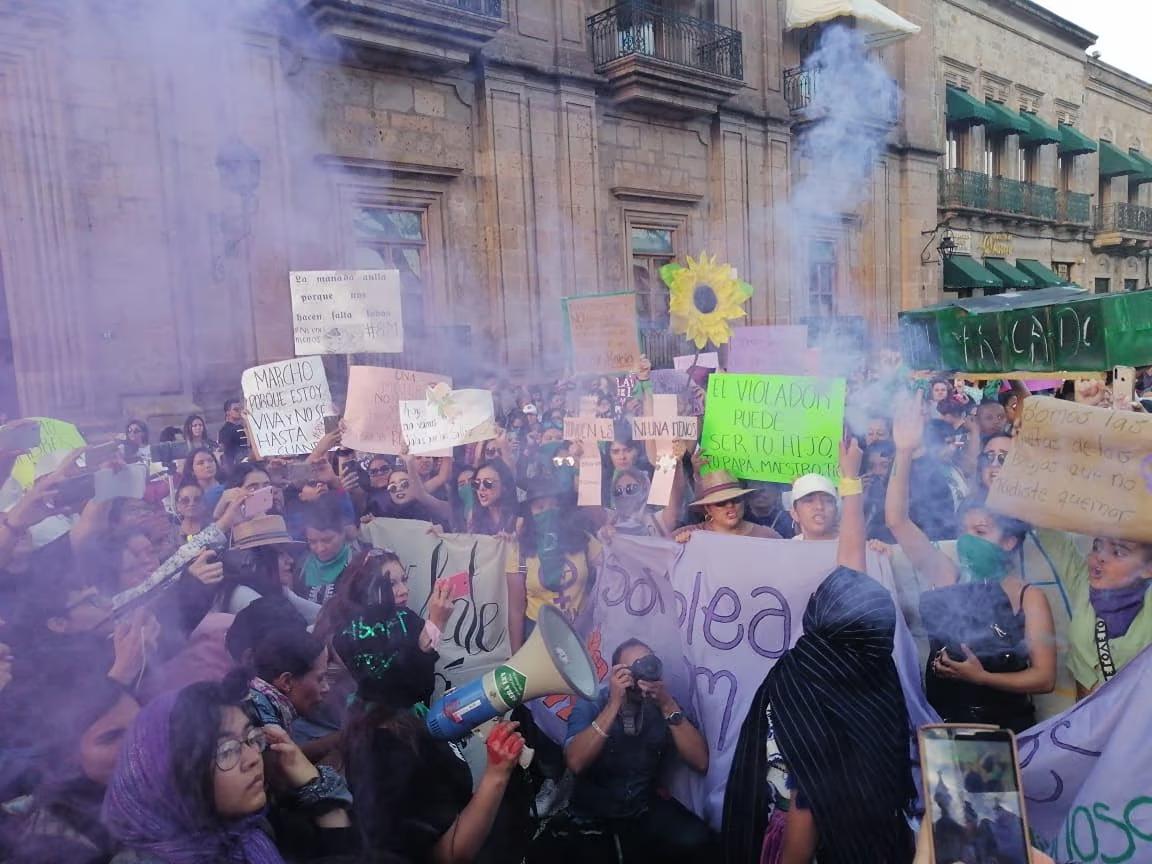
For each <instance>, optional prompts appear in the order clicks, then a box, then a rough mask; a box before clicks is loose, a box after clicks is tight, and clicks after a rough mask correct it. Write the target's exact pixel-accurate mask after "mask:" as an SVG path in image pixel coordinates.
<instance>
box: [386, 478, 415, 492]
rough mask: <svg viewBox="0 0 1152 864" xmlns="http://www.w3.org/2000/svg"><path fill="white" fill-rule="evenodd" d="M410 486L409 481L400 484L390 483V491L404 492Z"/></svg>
mask: <svg viewBox="0 0 1152 864" xmlns="http://www.w3.org/2000/svg"><path fill="white" fill-rule="evenodd" d="M409 485H410V482H409V481H408V480H401V481H400V482H399V483H389V484H388V491H389V492H392V493H396V492H403V491H404V490H405V489H407V488H408V486H409Z"/></svg>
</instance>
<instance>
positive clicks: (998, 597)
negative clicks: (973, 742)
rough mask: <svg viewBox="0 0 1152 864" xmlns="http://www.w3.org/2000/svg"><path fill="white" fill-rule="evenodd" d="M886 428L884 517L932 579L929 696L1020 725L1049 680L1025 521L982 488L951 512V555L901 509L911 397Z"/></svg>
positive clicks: (912, 435)
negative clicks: (1025, 572) (1024, 574)
mask: <svg viewBox="0 0 1152 864" xmlns="http://www.w3.org/2000/svg"><path fill="white" fill-rule="evenodd" d="M892 438H893V443H894V444H895V446H896V458H895V461H894V462H893V465H892V477H891V480H890V481H889V483H888V496H887V501H886V502H885V517H886V520H887V523H888V527H889V528H890V529H891V531H892V534H893V536H895V538H896V541H897V542H898V543H899V544H900V547H901V548H902V549H903V550H904V554H905V555H907V556H908V559H909V561H911V563H912V566H913V567H914V568H916V570H917V572H918V573H919V574H920V575H921V576H922V577H923V578H924V579H925V581H927V582H928V584H929V585H931V586H932V587H934V588H936V589H938V590H935V591H927V592H925V593H924V595H923V596H922V598H921V618H922V619H923V622H924V626H925V629H926V630H927V631H928V634H929V637H930V641H931V655H930V659H929V661H928V668H927V671H926V675H925V690H926V692H927V696H928V701H929V702H930V703H931V704H932V707H933V708H935V709H936V710H937V711H938V712H939V713H940V716H941V717H942V718H943V719H944V720H945V722H948V723H992V724H993V725H996V726H1002V727H1005V728H1008V729H1012V730H1014V731H1016V732H1021V731H1023V730H1024V729H1027V728H1028V727H1029V726H1031V725H1033V723H1034V722H1035V719H1036V715H1035V708H1034V706H1033V704H1032V695H1033V694H1042V693H1050V692H1052V689H1053V688H1054V687H1055V685H1056V640H1055V628H1054V625H1053V621H1052V609H1051V606H1050V605H1049V603H1048V598H1047V597H1046V596H1045V594H1044V592H1043V591H1041V590H1040V589H1038V588H1035V587H1034V586H1032V585H1029V584H1028V583H1027V582H1025V581H1024V579H1023V578H1021V575H1020V572H1019V566H1018V560H1019V549H1020V545H1021V543H1022V541H1023V539H1024V536H1025V534H1026V533H1027V531H1028V526H1027V525H1025V524H1024V523H1022V522H1018V521H1016V520H1014V519H1009V518H1007V517H1004V516H1001V515H1000V514H998V513H996V512H994V511H992V510H990V509H988V507H987V505H986V504H985V502H984V498H983V497H982V496H979V497H976V498H973V499H969V501H968V502H966V503H965V504H964V505H963V506H962V507H961V508H960V512H959V514H958V516H957V518H958V520H959V531H960V536H959V539H958V540H957V542H956V555H957V559H958V560H957V561H954V560H953V559H952V558H950V557H949V556H948V555H947V554H946V553H945V552H943V551H942V550H941V549H940V548H938V547H937V546H936V545H935V544H933V543H932V541H930V540H929V539H928V537H927V535H925V533H924V532H923V531H922V530H921V529H920V528H919V527H918V526H917V525H916V523H915V522H913V521H912V520H911V519H910V518H909V516H908V497H909V485H910V483H909V479H910V474H911V466H912V458H913V455H914V454H915V453H916V452H917V451H919V450H920V449H921V447H922V445H923V438H924V416H923V406H922V405H921V404H920V403H919V402H917V401H909V402H908V403H907V404H905V405H902V406H901V408H900V409H899V410H898V411H897V415H896V421H895V424H894V427H893V435H892ZM993 440H996V439H993ZM990 443H991V442H990ZM989 452H993V451H989ZM985 461H988V460H985Z"/></svg>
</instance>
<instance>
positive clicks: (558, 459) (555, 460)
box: [552, 456, 576, 468]
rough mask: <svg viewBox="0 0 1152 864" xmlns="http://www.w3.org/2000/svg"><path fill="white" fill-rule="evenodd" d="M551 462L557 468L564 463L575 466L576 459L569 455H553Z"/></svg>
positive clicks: (561, 466)
mask: <svg viewBox="0 0 1152 864" xmlns="http://www.w3.org/2000/svg"><path fill="white" fill-rule="evenodd" d="M552 464H553V465H555V466H556V467H557V468H563V467H564V466H565V465H567V466H568V467H569V468H571V467H573V466H575V464H576V460H575V459H574V458H573V457H571V456H553V457H552Z"/></svg>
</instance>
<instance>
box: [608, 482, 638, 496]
mask: <svg viewBox="0 0 1152 864" xmlns="http://www.w3.org/2000/svg"><path fill="white" fill-rule="evenodd" d="M639 491H640V484H639V483H628V484H626V485H624V486H617V487H616V488H615V489H613V490H612V494H613V495H617V496H622V495H635V494H636V493H637V492H639Z"/></svg>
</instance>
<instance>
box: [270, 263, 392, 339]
mask: <svg viewBox="0 0 1152 864" xmlns="http://www.w3.org/2000/svg"><path fill="white" fill-rule="evenodd" d="M289 283H290V285H291V287H292V332H293V335H294V336H295V339H296V353H297V354H353V353H360V352H375V353H382V354H392V353H399V352H401V351H403V350H404V319H403V317H402V315H401V309H400V273H399V272H398V271H396V270H297V271H293V272H292V273H291V274H290V275H289Z"/></svg>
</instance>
